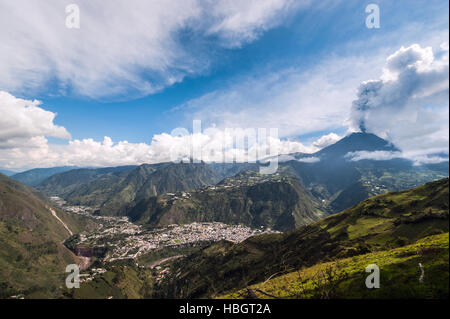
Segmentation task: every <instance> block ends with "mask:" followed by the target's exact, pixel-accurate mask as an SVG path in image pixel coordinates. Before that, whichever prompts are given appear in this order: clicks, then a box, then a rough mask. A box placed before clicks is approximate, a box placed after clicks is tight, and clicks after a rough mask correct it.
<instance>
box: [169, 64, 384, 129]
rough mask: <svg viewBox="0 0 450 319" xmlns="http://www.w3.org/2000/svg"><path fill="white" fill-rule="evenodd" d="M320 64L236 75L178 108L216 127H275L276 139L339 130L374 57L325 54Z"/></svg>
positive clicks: (371, 70) (374, 70)
mask: <svg viewBox="0 0 450 319" xmlns="http://www.w3.org/2000/svg"><path fill="white" fill-rule="evenodd" d="M322 62H323V63H321V64H320V65H316V66H312V67H311V68H308V69H304V68H300V67H293V68H290V69H284V70H281V71H276V72H270V73H266V74H265V75H264V76H263V77H252V76H246V77H240V78H237V79H234V81H233V84H231V85H229V86H228V87H226V88H224V89H222V90H217V91H214V92H211V93H208V94H205V95H203V96H201V97H199V98H196V99H192V100H190V101H188V102H187V103H185V104H183V105H180V106H178V107H177V108H175V109H174V110H173V111H174V112H184V114H185V116H189V118H188V121H190V120H192V118H198V119H201V120H202V121H203V122H204V123H208V124H209V125H213V124H215V125H217V126H218V127H221V128H224V127H265V128H278V129H279V133H280V136H281V137H290V136H295V135H303V134H308V133H311V132H318V131H324V130H330V131H331V130H334V129H336V128H342V127H343V126H344V125H345V122H346V120H347V119H348V117H349V111H350V105H351V101H352V100H353V99H354V95H355V88H356V87H357V85H358V84H359V83H360V82H361V81H362V80H363V79H364V77H365V76H367V74H372V75H374V76H375V75H376V74H379V72H380V70H379V68H376V67H375V66H376V65H377V64H378V63H379V60H378V58H374V57H357V56H351V57H345V58H338V57H335V56H328V57H326V58H324V59H323V61H322Z"/></svg>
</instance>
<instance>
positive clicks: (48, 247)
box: [0, 175, 88, 298]
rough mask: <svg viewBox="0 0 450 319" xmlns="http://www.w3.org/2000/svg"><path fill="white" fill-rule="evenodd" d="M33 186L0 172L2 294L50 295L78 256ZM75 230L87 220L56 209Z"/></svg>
mask: <svg viewBox="0 0 450 319" xmlns="http://www.w3.org/2000/svg"><path fill="white" fill-rule="evenodd" d="M46 205H47V204H46V203H44V202H43V201H42V200H41V199H39V198H38V197H37V196H36V195H35V194H34V191H33V190H31V189H30V188H28V187H26V186H24V185H22V184H20V183H19V182H16V181H13V180H11V179H9V178H7V177H5V176H1V175H0V297H3V298H4V297H8V296H11V295H14V294H18V293H21V294H26V295H28V296H31V297H33V296H34V297H50V296H52V293H53V291H55V290H56V289H57V287H59V286H60V285H62V284H63V283H64V278H65V267H66V265H68V264H72V263H76V262H77V258H76V257H75V256H74V255H73V254H72V253H71V252H70V251H69V250H68V249H67V248H65V247H64V246H63V245H62V241H63V240H64V239H65V238H67V237H68V236H69V233H68V232H67V230H66V229H65V228H64V227H63V226H62V225H61V223H60V222H58V221H57V220H56V219H55V217H53V216H52V215H51V213H50V211H49V210H48V209H47V208H46ZM57 214H58V216H59V217H60V218H61V219H62V220H63V221H64V222H65V223H66V224H67V225H68V227H69V228H70V229H72V231H78V230H79V229H80V228H81V227H84V226H88V222H86V221H82V220H80V219H78V218H76V217H72V216H69V215H67V214H65V213H64V212H62V211H59V210H58V211H57Z"/></svg>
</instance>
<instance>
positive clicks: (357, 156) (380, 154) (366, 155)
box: [345, 151, 402, 162]
mask: <svg viewBox="0 0 450 319" xmlns="http://www.w3.org/2000/svg"><path fill="white" fill-rule="evenodd" d="M345 157H346V158H348V159H349V160H350V161H355V162H356V161H362V160H374V161H388V160H391V159H394V158H402V153H401V152H390V151H373V152H368V151H357V152H349V153H347V154H346V155H345Z"/></svg>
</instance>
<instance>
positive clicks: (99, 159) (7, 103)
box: [0, 91, 315, 168]
mask: <svg viewBox="0 0 450 319" xmlns="http://www.w3.org/2000/svg"><path fill="white" fill-rule="evenodd" d="M40 106H41V102H39V101H29V100H24V99H19V98H16V97H14V96H13V95H11V94H9V93H7V92H3V91H0V167H4V168H27V167H51V166H60V165H76V166H117V165H126V164H143V163H158V162H169V161H172V160H174V159H183V160H188V159H189V158H194V159H197V160H203V161H208V162H211V161H216V162H231V161H233V160H236V161H239V162H245V161H249V160H257V159H263V158H265V157H267V156H271V155H274V153H275V154H279V153H281V154H288V153H296V152H310V151H312V150H314V149H315V148H311V147H307V146H305V145H303V144H302V143H300V142H299V141H289V140H281V139H279V138H278V137H277V136H273V135H272V136H266V135H258V131H257V130H256V129H254V130H252V129H250V130H249V129H247V130H235V129H233V130H227V129H226V130H220V129H217V128H214V127H210V128H207V129H205V130H204V131H203V132H198V133H195V134H187V135H186V136H176V135H170V134H167V133H162V134H157V135H155V136H154V137H153V139H152V141H151V143H129V142H127V141H119V142H117V143H114V142H113V141H112V140H111V138H109V137H105V138H104V139H103V141H95V140H93V139H90V138H89V139H82V140H78V139H74V140H70V141H69V142H68V143H67V144H49V143H48V140H47V137H56V138H61V139H70V134H69V133H68V132H67V130H66V129H65V128H64V127H61V126H58V125H55V124H54V119H55V116H56V114H55V113H52V112H49V111H46V110H44V109H43V108H42V107H40ZM249 132H250V133H249ZM251 133H254V134H255V135H254V138H253V139H251V138H249V135H250V136H251ZM262 136H264V137H265V138H262ZM238 140H240V141H243V142H242V144H239V142H238ZM194 147H197V148H195V149H196V150H197V149H199V150H201V151H200V152H196V151H193V149H194Z"/></svg>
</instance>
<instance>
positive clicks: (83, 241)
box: [52, 197, 276, 263]
mask: <svg viewBox="0 0 450 319" xmlns="http://www.w3.org/2000/svg"><path fill="white" fill-rule="evenodd" d="M52 199H53V200H54V201H55V203H59V205H61V203H62V201H61V200H60V199H59V198H57V197H53V198H52ZM60 208H61V209H62V210H64V211H66V212H67V213H70V214H78V215H81V216H84V217H86V218H90V219H92V220H94V221H95V223H96V224H97V225H98V227H97V229H96V230H95V231H92V232H82V233H80V234H76V235H73V236H71V237H69V238H68V239H67V240H66V241H65V245H66V246H67V247H68V248H70V249H71V250H72V251H73V252H74V253H75V254H77V255H79V256H85V257H101V262H105V263H107V262H114V261H117V260H127V259H130V260H137V259H138V258H139V257H141V256H142V255H145V254H147V253H149V252H152V251H158V250H162V249H164V248H168V247H169V248H174V249H177V248H181V247H196V246H198V247H201V246H205V245H207V244H211V243H213V242H217V241H221V240H226V241H229V242H235V243H239V242H242V241H244V240H245V239H247V238H249V237H251V236H255V235H258V234H265V233H276V232H275V231H272V230H270V229H252V228H249V227H246V226H242V225H227V224H223V223H220V222H211V223H207V222H204V223H197V222H194V223H191V224H184V225H175V224H174V225H169V226H167V227H161V228H151V229H147V228H144V227H143V226H142V225H136V224H134V223H132V222H130V221H129V220H128V218H127V217H115V216H96V215H93V214H92V209H91V208H89V207H83V206H64V205H62V206H60Z"/></svg>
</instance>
